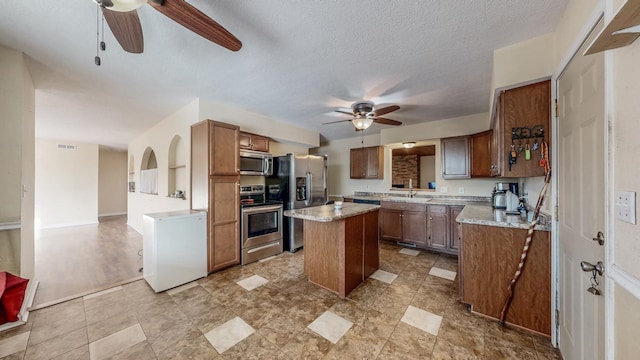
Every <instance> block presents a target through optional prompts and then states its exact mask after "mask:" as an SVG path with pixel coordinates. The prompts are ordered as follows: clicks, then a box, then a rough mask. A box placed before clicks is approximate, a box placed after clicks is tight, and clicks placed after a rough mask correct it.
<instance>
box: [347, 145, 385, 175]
mask: <svg viewBox="0 0 640 360" xmlns="http://www.w3.org/2000/svg"><path fill="white" fill-rule="evenodd" d="M350 168H351V171H350V173H351V178H352V179H384V147H382V146H369V147H362V148H354V149H351V152H350Z"/></svg>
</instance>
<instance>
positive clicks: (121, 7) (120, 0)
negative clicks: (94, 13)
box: [93, 0, 147, 12]
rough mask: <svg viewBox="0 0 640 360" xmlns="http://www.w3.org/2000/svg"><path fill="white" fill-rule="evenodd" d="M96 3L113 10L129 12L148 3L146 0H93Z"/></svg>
mask: <svg viewBox="0 0 640 360" xmlns="http://www.w3.org/2000/svg"><path fill="white" fill-rule="evenodd" d="M93 1H94V2H95V3H96V4H98V5H100V6H102V7H105V8H108V9H109V10H112V11H119V12H128V11H132V10H136V9H138V8H140V7H141V6H142V5H144V4H146V3H147V1H146V0H93Z"/></svg>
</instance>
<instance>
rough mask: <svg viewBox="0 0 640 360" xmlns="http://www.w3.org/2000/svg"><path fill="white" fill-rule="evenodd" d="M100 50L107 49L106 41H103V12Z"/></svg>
mask: <svg viewBox="0 0 640 360" xmlns="http://www.w3.org/2000/svg"><path fill="white" fill-rule="evenodd" d="M100 50H102V51H105V50H107V43H106V42H104V13H103V14H102V40H101V41H100Z"/></svg>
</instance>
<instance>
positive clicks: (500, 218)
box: [456, 205, 551, 231]
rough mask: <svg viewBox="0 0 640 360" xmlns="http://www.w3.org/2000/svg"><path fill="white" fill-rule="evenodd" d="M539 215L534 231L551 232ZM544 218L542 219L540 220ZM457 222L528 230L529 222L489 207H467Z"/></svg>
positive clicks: (547, 224)
mask: <svg viewBox="0 0 640 360" xmlns="http://www.w3.org/2000/svg"><path fill="white" fill-rule="evenodd" d="M540 215H541V220H545V221H540V222H539V224H537V225H536V227H535V229H536V230H540V231H551V225H550V224H549V222H548V221H546V216H545V215H544V214H540ZM542 217H544V219H542ZM456 221H457V222H460V223H464V224H476V225H488V226H499V227H508V228H518V229H528V228H529V222H527V219H526V217H523V216H520V215H506V214H505V211H504V210H496V209H493V208H492V207H491V206H481V205H467V206H465V207H464V209H462V211H461V212H460V215H458V217H457V218H456Z"/></svg>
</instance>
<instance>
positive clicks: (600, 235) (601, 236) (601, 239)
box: [593, 231, 604, 245]
mask: <svg viewBox="0 0 640 360" xmlns="http://www.w3.org/2000/svg"><path fill="white" fill-rule="evenodd" d="M593 241H597V242H598V244H600V245H604V234H603V233H602V231H598V234H597V235H596V237H594V238H593Z"/></svg>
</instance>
